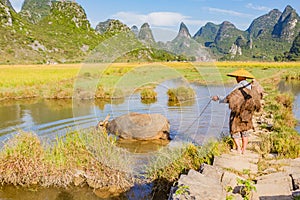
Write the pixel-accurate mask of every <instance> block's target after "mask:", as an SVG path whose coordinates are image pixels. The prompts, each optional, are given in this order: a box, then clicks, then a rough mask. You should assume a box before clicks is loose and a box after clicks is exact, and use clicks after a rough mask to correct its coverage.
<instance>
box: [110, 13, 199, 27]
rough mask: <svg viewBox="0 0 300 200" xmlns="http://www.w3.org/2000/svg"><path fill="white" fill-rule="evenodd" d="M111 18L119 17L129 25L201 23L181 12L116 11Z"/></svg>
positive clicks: (167, 25)
mask: <svg viewBox="0 0 300 200" xmlns="http://www.w3.org/2000/svg"><path fill="white" fill-rule="evenodd" d="M112 18H115V19H119V20H121V21H122V22H123V23H125V24H127V25H129V26H131V25H137V26H140V25H142V24H143V23H145V22H147V23H149V24H150V25H151V26H158V27H174V26H176V27H177V26H178V25H179V24H180V22H185V23H187V24H193V25H199V24H203V22H202V21H199V20H193V19H191V17H190V16H185V15H182V14H181V13H176V12H152V13H148V14H137V13H133V12H118V13H116V14H114V15H112Z"/></svg>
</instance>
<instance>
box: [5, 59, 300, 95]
mask: <svg viewBox="0 0 300 200" xmlns="http://www.w3.org/2000/svg"><path fill="white" fill-rule="evenodd" d="M239 68H245V69H247V70H249V71H250V72H251V73H252V74H253V75H254V76H255V77H256V79H258V80H266V79H269V78H270V77H274V76H277V77H280V76H283V74H284V73H290V74H291V73H292V74H296V76H298V74H300V62H283V63H280V62H211V63H207V62H206V63H204V62H202V63H201V62H195V63H188V62H186V63H185V62H161V63H160V62H158V63H113V64H105V63H100V64H58V65H3V66H0V77H1V78H0V99H14V98H30V97H42V98H71V97H72V94H73V88H74V84H78V83H79V84H80V83H81V82H84V83H86V82H87V81H90V84H91V87H96V89H97V88H98V90H99V89H100V90H101V91H103V92H102V93H103V94H102V93H101V94H100V95H99V97H100V98H101V97H104V96H105V97H109V96H110V95H111V94H109V93H110V92H109V91H111V89H112V88H117V87H120V86H122V87H125V86H127V87H137V86H139V87H140V86H141V87H142V86H145V85H146V84H147V83H152V84H153V83H154V82H155V83H159V82H161V81H164V80H167V79H170V78H178V77H181V78H184V79H186V80H187V81H189V82H199V83H202V84H220V83H228V82H231V81H234V80H233V79H232V78H229V77H227V76H226V74H227V73H228V72H231V71H233V70H236V69H239ZM82 80H83V81H82ZM101 95H102V96H101Z"/></svg>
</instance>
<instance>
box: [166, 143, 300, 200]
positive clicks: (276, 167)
mask: <svg viewBox="0 0 300 200" xmlns="http://www.w3.org/2000/svg"><path fill="white" fill-rule="evenodd" d="M249 139H250V138H249ZM252 139H253V138H252ZM256 139H257V138H256ZM256 139H255V140H256ZM251 141H254V140H250V143H251ZM250 146H251V145H250ZM270 157H272V158H273V159H269V160H265V159H264V164H265V165H267V166H268V167H267V169H266V170H264V171H259V170H258V168H259V163H260V161H261V159H262V158H261V157H260V155H259V154H258V153H254V152H253V151H249V150H247V152H246V153H245V154H244V155H241V154H238V153H233V152H231V153H229V154H223V155H221V156H218V157H215V159H214V162H213V165H206V164H203V165H202V166H201V168H200V170H198V171H194V170H190V171H189V173H188V174H187V175H181V177H180V179H179V181H178V186H176V187H173V188H172V191H171V193H170V197H169V200H186V199H194V200H198V199H199V200H200V199H201V200H202V199H207V200H209V199H212V200H218V199H220V200H223V199H224V200H225V199H237V200H239V199H244V197H245V190H243V188H245V187H244V186H245V185H246V184H248V183H250V182H249V180H254V182H253V183H252V184H251V185H252V186H254V187H255V188H256V191H252V192H251V193H250V194H249V195H248V196H249V198H250V199H251V200H292V199H295V197H297V198H299V199H300V158H297V159H284V160H276V158H274V156H271V155H270ZM238 180H244V181H245V182H247V183H245V182H244V184H239V183H238ZM178 191H179V192H178Z"/></svg>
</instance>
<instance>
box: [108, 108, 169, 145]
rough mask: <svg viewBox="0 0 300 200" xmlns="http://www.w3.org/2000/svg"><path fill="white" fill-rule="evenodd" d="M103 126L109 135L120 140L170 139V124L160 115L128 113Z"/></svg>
mask: <svg viewBox="0 0 300 200" xmlns="http://www.w3.org/2000/svg"><path fill="white" fill-rule="evenodd" d="M104 124H105V127H106V130H107V131H108V132H109V133H112V134H116V135H118V136H119V137H120V138H122V139H130V140H156V139H163V140H169V139H170V134H169V133H170V123H169V121H168V120H167V118H166V117H164V116H163V115H161V114H140V113H129V114H126V115H122V116H120V117H117V118H115V119H114V120H112V121H110V122H107V123H104Z"/></svg>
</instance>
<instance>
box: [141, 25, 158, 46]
mask: <svg viewBox="0 0 300 200" xmlns="http://www.w3.org/2000/svg"><path fill="white" fill-rule="evenodd" d="M138 39H139V40H141V41H142V42H143V43H150V44H151V43H154V42H155V40H154V37H153V34H152V30H151V28H150V25H149V24H148V23H144V24H143V25H142V26H141V29H140V32H139V34H138Z"/></svg>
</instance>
